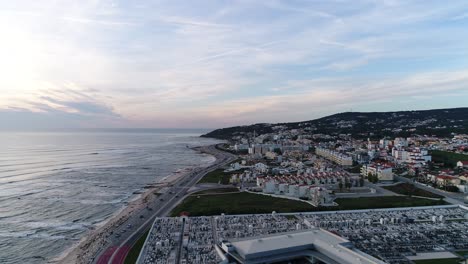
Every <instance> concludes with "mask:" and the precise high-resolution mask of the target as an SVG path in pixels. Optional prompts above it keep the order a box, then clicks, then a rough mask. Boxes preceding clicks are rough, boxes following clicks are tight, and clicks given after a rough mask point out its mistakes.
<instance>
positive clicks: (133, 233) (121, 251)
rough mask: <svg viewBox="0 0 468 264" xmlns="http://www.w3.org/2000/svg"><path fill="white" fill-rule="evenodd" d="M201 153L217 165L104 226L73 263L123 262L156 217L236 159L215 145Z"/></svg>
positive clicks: (186, 177)
mask: <svg viewBox="0 0 468 264" xmlns="http://www.w3.org/2000/svg"><path fill="white" fill-rule="evenodd" d="M200 151H201V152H204V153H208V154H211V155H213V156H215V157H216V161H215V163H213V164H212V165H210V166H208V167H206V168H195V169H194V170H192V171H191V172H189V173H187V174H186V175H183V176H182V177H180V178H179V179H177V180H176V181H175V182H173V183H171V184H169V185H167V186H166V187H164V188H162V191H161V192H160V195H159V196H158V197H157V198H156V199H152V200H150V201H147V203H146V206H145V207H143V208H141V209H137V210H135V211H134V212H132V213H131V214H129V215H128V216H127V217H121V218H120V219H118V220H117V221H116V222H115V224H114V225H111V226H108V227H103V228H104V230H102V232H100V234H99V235H97V236H95V237H94V238H93V239H89V240H92V241H87V243H84V244H83V245H81V246H80V248H79V250H80V252H79V254H77V255H78V256H76V259H74V262H75V263H96V264H107V263H124V260H125V257H126V256H127V254H128V252H129V251H130V249H131V248H132V246H133V245H134V244H135V243H136V242H137V241H138V239H139V238H140V237H142V236H143V235H144V234H145V233H146V232H147V231H148V230H149V229H150V227H151V225H152V224H153V222H154V220H155V218H156V217H162V216H166V215H167V214H168V213H169V212H170V211H171V210H172V209H173V208H174V207H175V206H176V205H177V204H178V203H180V202H181V201H182V200H183V199H184V197H186V196H187V195H188V194H190V192H189V189H190V188H191V187H193V186H194V185H195V184H196V183H197V182H198V181H199V180H200V179H201V178H202V177H203V176H204V175H205V174H206V173H208V172H210V171H213V170H215V169H218V168H219V167H222V166H225V165H226V164H228V163H230V162H232V161H234V160H235V159H236V156H235V155H233V154H230V153H227V152H224V151H220V150H218V149H217V148H216V147H215V145H211V146H206V147H202V148H201V149H200ZM202 188H203V187H202ZM205 188H210V187H205ZM196 191H200V189H199V188H198V189H197V190H196ZM106 229H107V230H106ZM70 257H72V258H73V257H74V256H69V257H67V258H65V259H64V261H70V260H72V259H70ZM64 263H65V262H64Z"/></svg>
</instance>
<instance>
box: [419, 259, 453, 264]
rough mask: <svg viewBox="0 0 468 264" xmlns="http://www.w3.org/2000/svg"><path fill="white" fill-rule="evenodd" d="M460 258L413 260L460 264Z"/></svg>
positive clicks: (420, 262)
mask: <svg viewBox="0 0 468 264" xmlns="http://www.w3.org/2000/svg"><path fill="white" fill-rule="evenodd" d="M460 261H461V260H460V259H459V258H447V259H424V260H413V262H414V263H416V264H459V263H460Z"/></svg>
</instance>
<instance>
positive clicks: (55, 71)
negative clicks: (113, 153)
mask: <svg viewBox="0 0 468 264" xmlns="http://www.w3.org/2000/svg"><path fill="white" fill-rule="evenodd" d="M467 11H468V3H467V2H466V1H461V0H460V1H458V0H456V1H451V2H450V3H449V4H447V3H443V2H440V1H436V0H434V1H424V3H422V2H412V1H399V0H390V1H367V0H358V1H353V4H352V5H345V4H343V3H342V2H341V1H285V0H282V1H281V0H274V1H260V2H259V1H235V2H232V3H230V4H225V3H222V2H203V1H202V2H196V3H195V2H193V3H192V2H181V1H157V2H141V3H139V4H135V3H132V2H128V1H105V0H84V1H58V2H57V1H41V3H40V4H39V3H38V2H37V1H36V2H34V1H28V0H18V1H15V3H14V4H12V3H8V2H5V3H1V4H0V13H1V14H2V16H0V32H1V33H2V35H1V43H2V47H3V49H2V48H0V57H1V58H2V60H0V73H1V74H2V78H0V109H4V110H5V109H8V111H11V112H22V113H23V112H28V111H29V112H33V113H36V112H37V113H40V114H41V115H42V114H44V113H47V112H50V113H55V114H57V113H60V114H61V115H62V116H65V115H70V116H74V117H78V116H79V118H78V119H80V122H82V121H83V120H82V118H84V119H86V118H88V120H92V121H89V122H88V123H87V125H90V124H91V123H93V122H96V125H98V126H105V124H104V121H102V122H98V121H96V120H105V122H110V124H111V125H115V124H116V123H115V122H117V121H116V120H117V119H118V120H119V121H118V122H117V123H118V124H119V125H127V126H148V125H152V124H156V125H157V126H172V127H174V126H190V125H193V126H197V127H200V126H210V127H216V126H224V125H230V124H242V123H246V122H263V121H288V120H289V119H295V120H298V119H308V118H313V117H318V116H320V115H324V114H328V113H332V112H334V111H342V110H343V109H347V108H348V107H353V108H358V109H359V108H360V109H367V108H365V107H361V106H364V105H367V106H369V109H370V108H372V107H374V108H375V109H374V108H372V109H373V110H376V111H378V110H386V109H387V108H388V107H390V106H389V105H391V104H390V103H388V100H396V101H398V102H399V101H402V102H403V101H404V102H405V105H403V104H400V103H396V104H394V107H395V109H394V110H397V109H399V108H402V109H403V108H405V109H406V107H417V106H418V103H419V102H420V101H421V100H420V99H418V97H417V96H419V94H434V95H446V96H445V97H444V98H445V99H444V100H445V101H444V102H442V101H440V102H438V101H434V105H432V106H431V107H438V106H446V105H450V104H452V105H454V106H457V104H456V103H455V102H456V101H457V100H458V99H459V98H460V96H466V93H464V91H466V87H467V86H466V78H465V77H464V76H465V75H466V74H467V72H466V69H467V68H468V63H467V61H466V60H465V59H464V58H465V57H466V56H468V48H467V47H468V37H467V36H468V24H467V23H468V20H466V19H465V18H466V14H467ZM2 25H3V26H2ZM464 85H465V86H464ZM457 93H461V94H462V95H460V94H458V95H457V96H455V95H454V94H457ZM450 96H451V97H450ZM447 98H449V99H447ZM466 99H467V100H468V98H466ZM452 101H453V103H452ZM375 102H382V104H380V105H379V104H376V103H375ZM385 105H386V106H385ZM385 107H387V108H385ZM80 124H81V123H80Z"/></svg>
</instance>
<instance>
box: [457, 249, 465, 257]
mask: <svg viewBox="0 0 468 264" xmlns="http://www.w3.org/2000/svg"><path fill="white" fill-rule="evenodd" d="M455 253H457V254H458V255H460V256H465V255H468V250H461V251H455Z"/></svg>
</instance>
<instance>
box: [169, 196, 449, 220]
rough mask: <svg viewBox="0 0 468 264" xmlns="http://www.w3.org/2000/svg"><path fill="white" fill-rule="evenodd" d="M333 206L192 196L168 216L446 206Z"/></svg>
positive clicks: (344, 202) (420, 202) (387, 202)
mask: <svg viewBox="0 0 468 264" xmlns="http://www.w3.org/2000/svg"><path fill="white" fill-rule="evenodd" d="M336 202H337V203H338V204H339V206H333V207H318V208H317V207H314V206H311V205H309V204H307V203H304V202H300V201H293V200H289V199H285V198H276V197H271V196H266V195H261V194H254V193H246V192H239V193H226V194H213V195H197V194H193V195H191V196H189V197H187V198H186V199H185V200H184V201H182V203H180V204H179V205H178V206H177V207H176V208H174V210H172V212H171V216H178V215H180V213H181V212H188V213H189V214H190V215H192V216H199V215H219V214H221V213H225V214H260V213H271V212H272V211H276V212H278V213H290V212H310V211H330V210H331V211H334V210H353V209H372V208H392V207H409V206H432V205H443V204H447V203H446V202H445V201H439V200H436V201H434V200H428V199H423V198H413V197H407V196H383V197H362V198H340V199H337V200H336Z"/></svg>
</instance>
